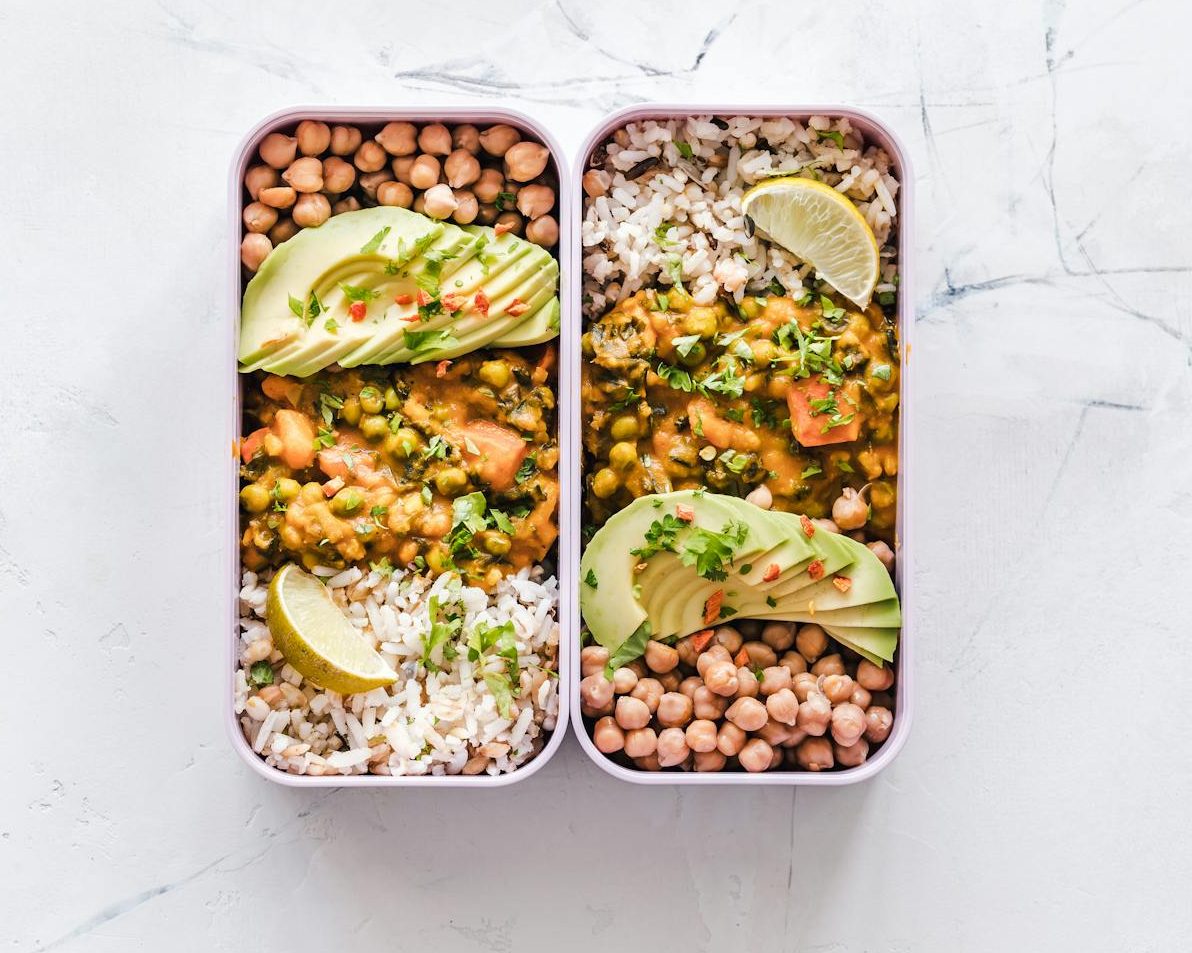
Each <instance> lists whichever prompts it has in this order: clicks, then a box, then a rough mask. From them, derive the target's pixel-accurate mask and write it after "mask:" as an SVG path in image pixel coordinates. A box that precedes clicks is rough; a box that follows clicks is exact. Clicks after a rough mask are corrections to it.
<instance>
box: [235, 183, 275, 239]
mask: <svg viewBox="0 0 1192 953" xmlns="http://www.w3.org/2000/svg"><path fill="white" fill-rule="evenodd" d="M265 191H267V190H265ZM243 217H244V227H245V228H247V229H248V230H249V231H250V232H267V231H269V229H271V228H272V227H273V225H274V223H275V222H276V221H277V211H276V210H275V209H272V208H270V207H269V206H268V205H266V204H265V203H263V202H250V203H249V204H248V205H246V206H244V216H243Z"/></svg>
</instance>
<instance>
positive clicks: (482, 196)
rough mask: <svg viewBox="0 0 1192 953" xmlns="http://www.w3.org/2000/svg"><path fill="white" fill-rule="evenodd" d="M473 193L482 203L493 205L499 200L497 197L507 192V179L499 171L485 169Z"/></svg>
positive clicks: (473, 188) (477, 180)
mask: <svg viewBox="0 0 1192 953" xmlns="http://www.w3.org/2000/svg"><path fill="white" fill-rule="evenodd" d="M472 191H473V192H475V193H476V198H477V199H479V200H480V201H481V202H484V203H486V204H488V205H491V204H492V203H493V202H495V201H496V200H497V196H498V195H500V194H501V193H502V192H503V191H505V177H504V176H503V175H501V172H500V170H499V169H485V170H484V171H483V172H481V173H480V177H479V178H478V179H476V184H475V185H474V186H473V187H472Z"/></svg>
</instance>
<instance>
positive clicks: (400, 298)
mask: <svg viewBox="0 0 1192 953" xmlns="http://www.w3.org/2000/svg"><path fill="white" fill-rule="evenodd" d="M393 300H394V301H396V302H397V303H398V304H413V303H414V296H413V295H396V296H394V298H393Z"/></svg>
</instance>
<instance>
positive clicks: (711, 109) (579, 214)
mask: <svg viewBox="0 0 1192 953" xmlns="http://www.w3.org/2000/svg"><path fill="white" fill-rule="evenodd" d="M703 115H709V116H775V117H780V116H788V117H791V118H807V117H810V116H832V117H843V118H847V119H848V120H849V122H850V123H853V124H854V125H855V126H857V128H859V129H861V131H862V132H863V133H864V134H865V136H866V138H867V139H868V140H870V141H872V142H873V143H875V144H877V145H880V146H882V147H883V148H884V149H885V150H886V151H887V152H888V153H889V154H890V157H891V159H893V160H894V166H895V168H896V169H897V171H898V176H899V179H898V181H899V194H898V199H897V202H898V261H899V265H898V276H899V277H898V281H899V291H898V334H899V341H900V343H901V345H902V354H901V361H900V365H901V366H900V375H901V376H900V381H901V385H902V391H901V397H900V406H899V428H898V455H899V466H898V515H897V526H896V530H895V552H896V555H897V562H896V564H895V573H894V577H895V583H896V585H897V588H898V595H899V601H900V603H901V606H902V631H901V633H900V634H899V640H898V656H897V659H896V663H895V664H896V665H897V666H898V668H897V673H898V675H897V678H898V684H897V694H896V712H897V717H896V718H895V719H894V727H893V730H892V731H891V733H890V736H889V737H888V738H887V739H886V741H885V742H884V743H883V744H882V747H881V749H880V750H879V751H878V752H877V754H875V755H874V757H873V758H872V759H871V760H867V761H866V762H865V763H864V764H862V765H860V766H858V767H855V768H847V769H845V770H843V771H828V772H822V773H818V772H811V771H790V770H782V771H763V772H760V773H758V774H749V773H746V772H707V773H696V772H675V771H638V770H633V769H630V768H626V767H623V766H622V765H619V764H617V763H616V762H614V761H613V760H612V759H611V758H609V757H608V756H607V755H605V754H604V753H602V752H601V751H599V750H598V749H597V748H596V745H595V743H594V742H593V741H592V739H591V737H590V736H589V735H588V732H587V729H586V727H585V725H584V719H583V714H582V712H581V711H580V700H579V692H578V690H574V686H573V691H572V694H571V704H572V713H571V723H572V729H573V731H574V733H575V735H576V737H577V738H578V740H579V743H580V747H582V748H583V749H584V751H585V752H586V753H587V755H588V756H589V758H591V759H592V760H593V761H594V762H595V763H596V764H597V766H598V767H600V768H601V769H602V770H603V771H605V772H607V773H608V774H610V775H612V776H613V777H615V778H618V779H620V780H622V781H627V782H629V783H631V784H643V785H667V784H678V785H682V784H719V785H726V784H729V785H731V784H737V785H791V786H800V785H806V786H816V787H839V786H843V785H846V784H855V783H857V782H861V781H867V780H869V779H870V778H872V777H874V776H875V775H876V774H878V773H879V772H880V771H882V770H884V769H885V768H886V767H887V765H889V763H890V762H891V761H892V760H894V758H895V757H896V756H897V755H898V753H899V752H900V751H901V750H902V749H903V747H904V746H905V744H906V741H907V737H908V735H909V733H910V729H911V725H912V722H913V715H914V692H913V691H912V685H913V681H914V678H913V672H914V669H913V664H912V660H913V658H914V643H915V635H914V634H913V633H914V618H915V616H914V607H915V601H916V600H915V594H914V586H913V585H912V582H913V578H914V558H913V555H912V550H911V548H910V547H909V546H907V545H906V539H905V535H906V534H905V533H904V530H905V528H906V527H908V526H911V525H913V522H912V521H913V511H914V491H913V489H912V484H911V482H910V481H909V480H907V479H904V477H905V475H906V472H907V467H906V464H907V461H908V459H909V458H910V456H911V453H910V451H911V448H912V446H913V443H912V439H911V438H912V434H913V432H914V423H913V420H914V407H915V402H914V390H915V384H914V375H913V374H912V373H910V372H909V368H910V358H911V352H912V350H913V339H914V328H915V320H914V305H913V300H914V298H913V294H912V282H913V278H912V269H911V267H910V262H911V258H912V253H911V249H910V245H911V238H912V236H913V222H914V218H913V210H914V199H913V195H914V172H913V170H912V168H911V163H910V158H909V154H908V152H907V150H906V147H905V146H904V145H903V142H902V140H901V139H900V138H899V136H898V135H897V134H896V133H895V132H894V131H893V130H892V129H891V128H890V127H889V126H887V125H886V124H885V123H884V122H883V121H882V120H881V119H879V118H878V117H877V116H875V115H874V114H873V113H870V112H868V111H866V110H863V109H858V108H855V107H852V106H843V105H824V104H820V105H775V104H773V103H771V104H768V105H741V104H735V103H727V104H726V103H718V104H712V103H699V104H691V103H666V102H658V103H654V102H646V103H637V104H635V105H632V106H626V107H624V108H622V109H619V110H617V111H615V112H613V113H610V114H609V115H607V116H605V117H604V119H603V120H601V122H600V123H599V124H598V125H597V126H596V127H595V128H594V129H593V130H592V131H591V132H590V133H589V134H588V135H587V136H586V137H585V138H584V140H583V143H582V145H581V146H580V148H579V151H578V152H577V153H576V155H575V169H576V172H575V181H574V182H573V183H572V187H571V190H570V204H571V206H572V216H573V218H574V220H575V222H576V223H577V228H578V227H580V226H581V225H582V222H583V190H582V188H581V184H580V183H581V180H582V177H583V173H584V170H585V169H586V168H587V166H588V158H589V157H590V156H591V154H592V150H593V149H595V148H596V146H598V145H599V144H600V143H601V142H603V141H604V140H605V139H606V138H608V136H609V135H610V134H611V133H612V132H613V131H614V130H616V129H617V128H619V127H621V126H623V125H625V124H626V123H629V122H635V121H639V120H643V119H679V118H685V117H689V116H703ZM582 256H583V250H582V248H581V247H580V243H579V242H578V241H577V242H575V243H574V245H573V248H572V260H571V268H570V270H571V271H572V272H574V275H575V289H576V290H575V300H574V301H573V302H572V304H573V308H574V313H575V316H576V321H577V322H578V327H579V328H580V329H581V330H582V326H583V320H582V314H583V308H582V302H581V301H580V296H581V295H582V293H583V280H582V276H583V270H582V268H583V262H582ZM572 337H575V338H576V339H577V340H578V333H575V334H573V335H572ZM576 352H577V358H576V361H577V364H576V375H577V378H578V374H579V371H580V368H579V364H578V361H579V358H578V348H576ZM576 409H577V414H578V413H579V412H580V408H579V402H578V401H577V407H576ZM579 432H580V431H577V433H579ZM576 476H577V486H578V487H579V492H577V493H576V494H575V496H576V506H577V509H579V507H580V504H579V497H580V496H582V486H580V485H579V478H580V477H581V476H582V474H580V472H579V467H578V461H577V467H576ZM581 512H582V510H581ZM580 518H581V516H580V513H577V518H576V526H577V527H579V526H580V525H581V523H580ZM577 555H578V554H577ZM580 648H581V646H580V626H579V623H578V621H577V623H576V626H575V628H574V631H573V635H572V638H571V655H572V658H571V669H572V672H573V673H575V674H574V675H573V678H578V676H579V673H580V657H579V656H580Z"/></svg>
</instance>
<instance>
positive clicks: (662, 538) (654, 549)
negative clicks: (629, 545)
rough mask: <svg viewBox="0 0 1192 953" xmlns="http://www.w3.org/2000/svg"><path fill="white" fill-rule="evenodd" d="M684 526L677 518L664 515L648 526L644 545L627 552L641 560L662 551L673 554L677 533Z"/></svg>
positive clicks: (668, 514) (667, 514)
mask: <svg viewBox="0 0 1192 953" xmlns="http://www.w3.org/2000/svg"><path fill="white" fill-rule="evenodd" d="M686 526H687V524H686V523H685V522H683V521H682V520H681V519H679V518H678V517H677V516H673V515H671V514H670V513H664V514H663V516H662V519H658V520H654V522H652V523H651V524H650V528H649V529H647V530H646V539H645V544H644V545H643V546H639V547H638V548H637V549H631V550H629V552H630V554H631V555H633V556H638V557H640V558H641V559H649V558H650V557H651V556H653V555H654V554H655V553H660V552H662V551H663V550H665V551H667V552H669V553H673V552H674V551H675V540H676V539H677V538H678V535H679V531H680V530H682V529H684V528H685V527H686Z"/></svg>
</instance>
